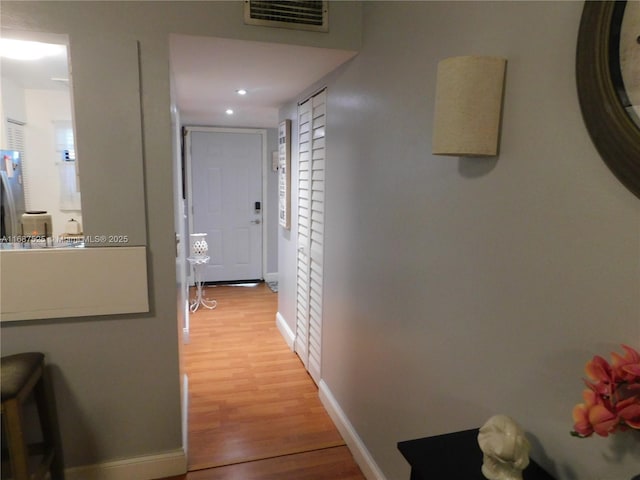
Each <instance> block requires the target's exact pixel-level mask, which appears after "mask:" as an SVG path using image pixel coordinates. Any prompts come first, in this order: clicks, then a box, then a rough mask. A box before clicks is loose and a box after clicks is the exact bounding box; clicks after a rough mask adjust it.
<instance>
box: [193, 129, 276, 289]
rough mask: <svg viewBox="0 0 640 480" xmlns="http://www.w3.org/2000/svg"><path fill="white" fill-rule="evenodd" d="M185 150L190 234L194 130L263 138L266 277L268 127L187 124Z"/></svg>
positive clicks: (263, 267) (264, 259) (264, 265)
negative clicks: (192, 134) (249, 134)
mask: <svg viewBox="0 0 640 480" xmlns="http://www.w3.org/2000/svg"><path fill="white" fill-rule="evenodd" d="M184 129H185V136H186V138H185V150H186V174H187V181H186V189H187V217H188V224H189V234H192V233H194V231H193V188H192V178H193V177H192V174H191V133H193V132H205V133H251V134H257V135H260V136H261V140H262V162H261V163H260V165H261V167H262V172H261V177H262V199H261V202H262V265H261V270H262V278H263V279H264V278H265V275H266V274H267V252H268V251H269V250H268V248H267V247H268V244H267V243H268V229H267V225H268V222H269V217H268V208H267V197H268V195H267V193H268V192H267V172H268V169H267V167H268V165H267V129H266V128H235V127H200V126H190V125H185V127H184ZM192 270H193V269H191V268H189V270H188V282H189V284H190V285H191V284H193V280H194V279H193V271H192Z"/></svg>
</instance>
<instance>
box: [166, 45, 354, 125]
mask: <svg viewBox="0 0 640 480" xmlns="http://www.w3.org/2000/svg"><path fill="white" fill-rule="evenodd" d="M170 50H171V55H170V58H171V72H172V75H173V81H174V87H175V97H176V104H177V106H178V108H179V110H180V116H181V121H182V123H183V124H187V125H210V126H234V127H238V126H242V127H256V128H267V127H277V125H278V108H279V107H280V106H282V105H283V104H284V103H286V102H289V101H291V100H293V99H294V98H295V97H296V96H297V95H298V94H300V93H301V92H302V91H303V90H305V89H306V88H308V87H310V86H311V85H313V84H314V83H315V82H317V81H318V80H320V79H321V78H322V77H324V76H325V75H326V74H328V73H330V72H331V71H333V70H335V69H336V68H337V67H338V66H340V65H341V64H342V63H344V62H346V61H347V60H349V59H350V58H352V57H353V56H354V55H355V54H356V52H354V51H346V50H334V49H326V48H315V47H303V46H296V45H287V44H276V43H263V42H251V41H245V40H232V39H225V38H215V37H194V36H185V35H171V38H170ZM241 88H243V89H246V90H247V92H248V93H247V94H246V95H244V96H240V95H238V94H237V93H236V90H238V89H241ZM228 108H230V109H233V111H234V113H233V115H227V114H226V113H225V110H226V109H228Z"/></svg>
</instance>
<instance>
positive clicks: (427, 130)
mask: <svg viewBox="0 0 640 480" xmlns="http://www.w3.org/2000/svg"><path fill="white" fill-rule="evenodd" d="M581 9H582V3H581V2H391V3H387V2H366V3H365V6H364V20H363V31H364V35H363V47H362V49H361V53H360V54H359V55H358V56H357V57H356V58H354V59H353V60H352V61H351V62H350V63H349V64H348V65H346V66H345V67H344V68H342V69H340V71H338V72H336V73H334V74H333V75H331V76H330V77H329V78H328V79H326V81H325V82H324V83H327V84H328V107H327V118H328V120H327V122H328V127H327V166H326V178H327V180H326V187H327V192H326V233H325V240H326V247H325V257H324V258H325V265H324V266H325V282H324V320H323V321H324V324H323V362H322V377H323V379H324V381H325V382H326V383H327V385H328V387H329V389H330V390H331V391H332V392H333V394H334V396H335V397H336V399H337V401H338V402H339V404H340V406H341V407H342V409H343V410H344V411H345V412H346V414H347V416H348V418H349V420H350V421H351V422H352V424H353V425H354V427H355V428H356V430H357V433H358V434H359V435H360V437H361V438H362V439H363V441H364V442H365V444H366V446H367V448H368V449H369V450H370V452H371V453H372V455H373V457H374V459H375V461H376V462H377V463H378V465H379V466H380V467H381V468H382V470H383V471H384V473H385V474H386V475H387V478H388V479H390V480H391V479H393V480H402V479H406V478H408V472H409V467H408V465H407V464H406V463H405V461H404V460H403V458H402V457H401V455H400V454H399V453H398V451H397V449H396V442H398V441H401V440H407V439H411V438H418V437H423V436H428V435H434V434H439V433H444V432H449V431H455V430H461V429H466V428H473V427H477V426H479V425H481V424H482V423H483V422H484V421H485V420H486V419H487V418H488V417H489V416H491V415H492V414H495V413H506V414H509V415H512V416H513V417H514V418H516V419H517V420H518V421H519V422H520V423H522V425H523V426H524V427H525V429H526V430H527V431H528V432H529V433H530V439H531V440H532V443H533V447H534V448H533V457H534V458H535V459H536V460H538V461H539V462H540V463H542V464H543V465H544V466H545V467H546V468H547V469H549V470H550V471H551V472H552V473H553V474H554V475H556V477H557V478H559V479H565V480H575V479H580V480H596V479H603V478H611V479H613V478H617V479H627V478H631V476H632V475H634V474H637V473H638V465H639V464H640V451H638V448H637V442H638V435H637V433H638V432H626V433H622V434H620V433H619V434H616V435H615V436H613V437H610V438H606V439H605V438H599V437H598V438H589V439H583V440H580V439H576V438H573V437H571V436H570V435H569V431H570V430H571V429H572V418H571V412H572V409H573V406H574V405H575V404H576V403H578V402H580V401H581V392H582V389H583V384H582V380H581V379H582V377H583V376H584V373H583V367H584V364H585V362H586V361H587V360H589V359H590V358H591V357H592V356H593V355H595V354H600V355H603V356H606V357H608V355H609V352H610V351H612V350H617V349H619V347H618V346H619V344H620V343H622V342H628V343H629V344H631V345H635V346H636V347H640V295H639V292H640V269H639V264H638V258H639V257H640V202H639V201H638V199H637V198H636V197H634V196H633V195H632V194H631V193H630V192H628V191H627V190H626V189H625V188H624V187H623V186H622V185H621V184H620V183H619V182H618V181H617V180H616V179H615V178H614V176H613V175H612V174H611V173H610V172H609V170H608V169H607V167H606V166H605V164H604V162H603V161H602V160H601V159H600V157H599V156H598V153H597V152H596V150H595V148H594V146H593V144H592V143H591V141H590V139H589V137H588V134H587V131H586V129H585V127H584V124H583V121H582V118H581V114H580V110H579V105H578V100H577V94H576V88H575V75H574V56H575V48H576V38H577V31H578V24H579V21H580V14H581ZM471 54H478V55H499V56H504V57H506V58H507V59H508V65H507V76H506V92H505V100H504V116H503V128H502V141H501V153H500V155H499V157H497V158H493V159H468V160H467V159H459V158H449V157H437V156H433V155H431V153H430V152H431V131H432V125H433V119H432V115H433V104H434V99H433V96H434V91H435V78H436V67H437V62H438V61H439V60H441V59H443V58H446V57H450V56H455V55H471ZM303 96H304V95H301V96H300V98H299V99H300V100H301V99H302V97H303ZM281 118H295V105H293V104H292V105H290V106H287V107H285V108H283V109H282V110H281ZM294 158H295V157H294ZM294 177H295V172H294ZM292 231H293V232H295V225H294V229H293V230H292ZM295 254H296V248H295V234H294V233H289V232H283V231H282V230H281V234H280V246H279V262H280V267H279V273H280V278H281V285H280V296H279V310H280V313H281V314H282V315H283V316H284V318H285V320H286V321H287V322H288V324H289V325H290V326H291V327H293V326H294V325H295ZM634 433H636V434H635V435H634Z"/></svg>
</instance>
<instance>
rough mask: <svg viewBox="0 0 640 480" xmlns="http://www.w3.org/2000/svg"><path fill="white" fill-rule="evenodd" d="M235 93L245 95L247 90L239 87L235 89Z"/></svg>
mask: <svg viewBox="0 0 640 480" xmlns="http://www.w3.org/2000/svg"><path fill="white" fill-rule="evenodd" d="M236 93H237V94H238V95H246V94H247V91H246V90H245V89H244V88H240V89H238V90H236Z"/></svg>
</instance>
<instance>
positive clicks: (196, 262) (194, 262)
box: [187, 257, 218, 313]
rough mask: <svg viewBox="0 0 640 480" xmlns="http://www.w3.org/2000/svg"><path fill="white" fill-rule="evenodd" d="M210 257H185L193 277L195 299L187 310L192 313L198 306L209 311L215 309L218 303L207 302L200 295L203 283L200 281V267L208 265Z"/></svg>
mask: <svg viewBox="0 0 640 480" xmlns="http://www.w3.org/2000/svg"><path fill="white" fill-rule="evenodd" d="M209 259H210V257H187V261H188V262H189V263H190V264H191V266H192V267H193V276H194V279H195V284H196V298H195V299H194V300H193V301H192V302H191V303H190V304H189V310H190V311H191V313H194V312H195V311H196V310H198V308H199V307H200V305H202V306H203V307H205V308H208V309H209V310H211V309H214V308H216V305H217V304H218V302H216V301H215V300H208V299H206V298H204V296H203V295H202V287H203V286H204V281H203V280H202V267H203V265H206V264H207V263H209Z"/></svg>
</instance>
